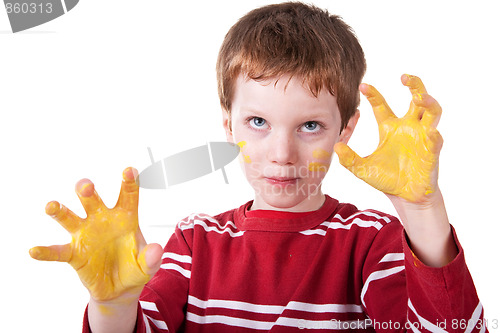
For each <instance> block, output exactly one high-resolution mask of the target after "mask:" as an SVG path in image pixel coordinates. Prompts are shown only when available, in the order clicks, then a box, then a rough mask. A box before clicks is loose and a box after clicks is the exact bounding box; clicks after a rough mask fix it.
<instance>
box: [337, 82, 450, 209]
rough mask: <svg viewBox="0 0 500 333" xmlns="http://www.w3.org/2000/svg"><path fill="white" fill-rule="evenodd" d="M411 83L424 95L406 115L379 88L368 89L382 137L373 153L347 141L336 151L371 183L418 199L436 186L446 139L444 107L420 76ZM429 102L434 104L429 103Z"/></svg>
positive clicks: (342, 162) (352, 169)
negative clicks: (440, 122)
mask: <svg viewBox="0 0 500 333" xmlns="http://www.w3.org/2000/svg"><path fill="white" fill-rule="evenodd" d="M412 81H413V82H412ZM407 82H408V85H409V86H410V89H412V93H414V94H415V95H416V96H423V97H424V98H422V99H421V100H419V99H418V98H414V101H412V103H411V105H410V110H409V111H408V113H407V114H406V115H405V116H404V117H403V118H397V117H396V116H395V115H394V113H393V112H392V111H391V109H390V108H389V106H388V105H387V103H386V102H385V100H384V99H383V97H382V96H381V95H380V94H379V93H378V92H377V91H376V90H375V88H373V87H371V86H369V87H367V88H365V90H366V91H365V92H364V93H365V95H366V96H367V97H368V100H369V101H370V103H371V104H372V107H373V110H374V113H375V116H376V118H377V122H378V125H379V136H380V142H379V145H378V147H377V149H376V150H375V151H374V152H373V153H372V154H371V155H369V156H367V157H365V158H360V157H359V156H358V155H357V154H356V153H354V152H353V151H352V150H351V149H350V148H349V147H347V146H346V145H344V144H338V146H336V151H337V153H338V155H339V160H340V162H341V164H343V165H344V166H346V167H347V168H348V169H350V170H351V171H352V172H353V173H354V174H355V175H356V176H357V177H359V178H361V179H363V180H364V181H365V182H367V183H368V184H370V185H371V186H373V187H375V188H376V189H378V190H380V191H382V192H384V193H387V194H392V195H396V196H398V197H401V198H403V199H406V200H408V201H412V202H418V201H422V200H424V197H425V195H427V194H429V193H432V192H433V191H434V190H435V188H436V183H437V164H438V158H439V151H440V149H441V145H442V138H441V136H440V135H439V132H437V130H436V128H435V126H436V125H437V121H438V120H439V115H440V108H439V105H437V103H434V102H433V103H430V102H429V100H430V99H432V98H431V97H430V96H428V95H426V96H424V95H423V94H426V92H425V88H424V87H423V84H422V83H421V81H420V79H418V78H416V77H410V78H409V79H408V80H407ZM418 94H420V95H418ZM426 98H427V99H426ZM432 101H433V100H432ZM432 101H431V102H432ZM427 103H429V104H430V105H429V106H427Z"/></svg>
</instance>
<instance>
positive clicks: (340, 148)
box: [333, 142, 363, 172]
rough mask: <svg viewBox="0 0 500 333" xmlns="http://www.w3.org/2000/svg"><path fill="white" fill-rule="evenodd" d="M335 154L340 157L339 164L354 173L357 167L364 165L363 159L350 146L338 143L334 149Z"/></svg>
mask: <svg viewBox="0 0 500 333" xmlns="http://www.w3.org/2000/svg"><path fill="white" fill-rule="evenodd" d="M333 149H334V150H335V153H337V156H338V157H339V162H340V164H342V165H343V166H344V167H346V168H347V169H349V170H350V171H351V172H353V169H354V168H355V167H357V166H360V165H363V158H361V157H359V155H358V154H356V153H355V152H354V151H353V150H352V149H351V148H349V146H348V145H346V144H345V143H342V142H338V143H336V144H335V146H334V147H333Z"/></svg>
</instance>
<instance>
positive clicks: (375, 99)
mask: <svg viewBox="0 0 500 333" xmlns="http://www.w3.org/2000/svg"><path fill="white" fill-rule="evenodd" d="M359 91H361V93H362V94H363V95H364V96H365V97H366V98H367V99H368V102H370V105H371V106H372V108H373V113H374V114H375V119H377V123H378V124H381V123H382V122H383V121H384V120H386V119H387V118H395V117H396V116H395V115H394V113H393V112H392V110H391V108H390V107H389V105H388V104H387V102H386V101H385V99H384V97H383V96H382V95H381V94H380V93H379V92H378V91H377V89H375V87H373V86H371V85H369V84H366V83H362V84H361V85H360V86H359Z"/></svg>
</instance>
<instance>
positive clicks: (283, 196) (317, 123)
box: [223, 75, 359, 211]
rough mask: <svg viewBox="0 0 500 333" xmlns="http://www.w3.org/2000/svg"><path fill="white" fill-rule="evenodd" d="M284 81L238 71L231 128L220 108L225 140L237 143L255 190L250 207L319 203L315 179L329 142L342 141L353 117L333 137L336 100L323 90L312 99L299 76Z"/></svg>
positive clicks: (305, 207) (327, 159)
mask: <svg viewBox="0 0 500 333" xmlns="http://www.w3.org/2000/svg"><path fill="white" fill-rule="evenodd" d="M288 79H289V77H282V78H281V79H279V80H278V81H277V82H276V80H275V79H274V80H269V81H259V82H257V81H254V80H251V79H246V78H245V77H244V76H243V75H240V77H239V79H238V80H237V83H236V87H235V92H234V98H233V101H232V109H231V128H232V130H230V129H229V125H228V116H227V113H226V112H223V115H224V127H225V129H226V135H227V138H228V141H230V142H234V143H236V144H238V145H239V146H240V147H241V154H240V161H241V164H242V168H243V171H244V173H245V176H246V178H247V180H248V181H249V183H250V185H251V186H252V187H253V188H254V190H255V200H254V203H253V205H252V208H251V209H274V210H287V211H310V210H316V209H318V208H319V207H321V205H322V204H323V202H324V195H323V194H322V192H321V182H322V180H323V178H324V176H325V174H326V171H327V170H328V168H329V166H330V163H331V159H332V154H333V146H334V145H335V143H337V142H338V141H342V142H347V140H348V139H349V137H350V135H351V133H352V130H353V129H354V126H355V125H356V121H357V118H358V115H359V114H356V116H355V117H353V118H352V119H351V121H350V122H349V125H348V127H347V128H346V129H345V130H344V131H342V134H340V135H339V131H340V123H341V119H340V112H339V109H338V106H337V100H336V98H335V97H334V96H332V95H331V94H330V93H329V92H328V91H326V89H322V91H321V93H320V94H319V95H318V97H314V95H312V93H311V92H310V91H309V89H307V88H306V87H304V86H303V85H302V80H300V79H299V78H296V77H292V79H291V80H290V81H288ZM287 83H288V84H287ZM285 86H286V90H285Z"/></svg>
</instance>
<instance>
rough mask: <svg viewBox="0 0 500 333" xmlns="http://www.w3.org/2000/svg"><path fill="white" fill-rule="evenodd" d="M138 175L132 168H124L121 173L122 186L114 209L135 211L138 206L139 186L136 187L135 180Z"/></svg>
mask: <svg viewBox="0 0 500 333" xmlns="http://www.w3.org/2000/svg"><path fill="white" fill-rule="evenodd" d="M138 174H139V173H138V172H137V170H136V169H135V168H132V167H129V168H126V169H125V170H124V171H123V175H122V176H123V179H122V186H121V189H120V195H119V197H118V201H117V203H116V206H115V207H121V208H124V209H126V210H133V211H137V207H138V205H139V186H138V185H137V182H136V178H137V176H138Z"/></svg>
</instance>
